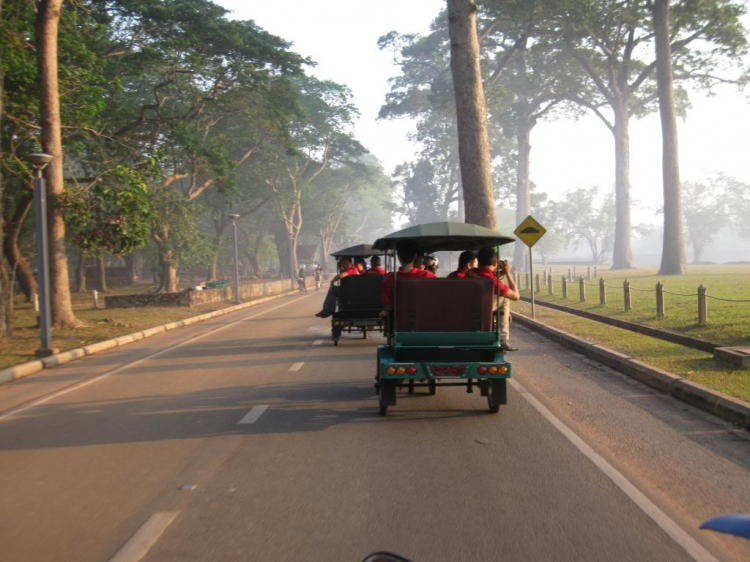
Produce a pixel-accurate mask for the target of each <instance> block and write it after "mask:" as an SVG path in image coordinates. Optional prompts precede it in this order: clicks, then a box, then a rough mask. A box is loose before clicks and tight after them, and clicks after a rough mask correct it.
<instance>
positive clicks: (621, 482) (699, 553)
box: [509, 379, 718, 562]
mask: <svg viewBox="0 0 750 562" xmlns="http://www.w3.org/2000/svg"><path fill="white" fill-rule="evenodd" d="M509 381H510V384H511V386H512V387H513V388H514V389H516V390H517V391H518V393H519V394H521V396H523V397H524V398H525V399H526V401H527V402H528V403H529V404H531V405H532V406H533V407H534V408H535V409H536V410H537V411H538V412H539V413H540V414H541V415H542V416H543V417H544V418H545V419H546V420H547V421H548V422H549V423H551V424H552V425H553V426H554V427H555V429H557V430H558V431H559V432H560V433H562V434H563V435H564V436H565V437H566V438H567V439H568V441H570V442H571V443H572V444H573V445H574V446H575V447H576V449H578V450H579V451H581V453H583V454H584V455H585V456H586V457H587V458H588V459H589V460H590V461H591V462H592V463H594V465H595V466H596V467H597V468H598V469H599V470H601V471H602V472H603V473H604V474H605V475H606V476H607V477H608V478H609V479H610V480H612V482H613V483H614V484H615V486H617V487H618V488H620V490H622V491H623V492H624V493H625V495H626V496H628V497H629V498H630V499H631V500H632V501H633V503H635V504H636V505H637V506H638V507H639V508H640V509H641V510H642V511H643V512H644V513H645V514H646V515H648V516H649V517H650V518H651V519H652V520H653V521H654V522H655V523H656V524H657V525H658V526H659V527H661V529H662V530H663V531H664V532H665V533H667V535H669V536H670V537H671V538H672V540H674V541H675V542H676V543H677V544H678V545H680V546H681V547H682V548H683V549H684V550H685V552H687V553H688V555H690V556H691V557H692V558H693V560H696V561H698V562H718V560H717V559H716V558H715V557H714V556H713V555H712V554H711V553H710V552H708V551H707V550H706V549H705V548H704V547H703V546H702V545H701V544H700V543H699V542H698V541H696V540H695V539H694V538H693V537H691V536H690V535H689V534H688V533H687V532H686V531H685V530H684V529H683V528H682V527H680V526H679V525H678V524H677V523H675V521H674V520H672V519H671V518H670V517H669V516H668V515H667V514H666V513H664V512H663V511H662V510H661V509H659V507H658V506H657V505H656V504H655V503H654V502H652V501H651V500H650V499H648V498H647V497H646V496H645V494H643V493H642V492H641V491H640V490H639V489H638V488H636V487H635V486H634V485H633V484H632V483H631V482H630V481H629V480H628V479H627V478H625V476H623V475H622V473H621V472H620V471H619V470H617V469H616V468H615V467H614V466H612V465H611V464H609V463H608V462H607V461H606V460H605V459H604V458H603V457H602V456H601V455H600V454H599V453H597V452H596V451H594V449H592V448H591V446H590V445H588V444H587V443H586V442H585V441H584V440H583V439H581V438H580V437H579V436H578V435H577V434H576V433H575V432H574V431H573V430H572V429H570V428H569V427H568V426H567V425H565V423H563V422H562V421H561V420H560V419H559V418H558V417H557V416H555V414H553V413H552V412H550V411H549V410H548V409H547V407H546V406H544V404H542V403H541V402H539V400H537V399H536V398H534V396H532V395H531V394H530V393H529V392H528V391H527V390H526V389H525V388H524V387H523V386H522V385H521V383H519V382H518V381H516V380H515V379H509Z"/></svg>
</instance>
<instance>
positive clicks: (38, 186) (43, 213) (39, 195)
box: [26, 152, 57, 357]
mask: <svg viewBox="0 0 750 562" xmlns="http://www.w3.org/2000/svg"><path fill="white" fill-rule="evenodd" d="M26 161H27V162H29V163H30V164H31V165H32V166H33V167H34V207H35V222H36V224H35V227H36V255H37V267H38V269H39V279H38V281H39V327H40V329H41V336H42V347H41V348H39V349H38V350H37V351H36V356H37V357H49V356H50V355H54V354H55V353H57V350H56V349H54V348H53V347H52V326H51V311H50V295H49V292H50V283H49V240H48V238H47V190H46V188H45V184H44V178H43V177H42V170H44V168H46V167H47V164H49V163H50V162H51V161H52V156H50V155H49V154H44V153H41V152H34V153H33V154H29V155H28V156H27V157H26Z"/></svg>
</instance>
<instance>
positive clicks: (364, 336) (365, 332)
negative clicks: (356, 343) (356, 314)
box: [362, 328, 367, 340]
mask: <svg viewBox="0 0 750 562" xmlns="http://www.w3.org/2000/svg"><path fill="white" fill-rule="evenodd" d="M362 339H365V340H366V339H367V328H363V329H362Z"/></svg>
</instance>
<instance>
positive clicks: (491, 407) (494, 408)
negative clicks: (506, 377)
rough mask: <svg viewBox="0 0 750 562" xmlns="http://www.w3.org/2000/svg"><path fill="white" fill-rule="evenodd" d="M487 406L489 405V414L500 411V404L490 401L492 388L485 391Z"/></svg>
mask: <svg viewBox="0 0 750 562" xmlns="http://www.w3.org/2000/svg"><path fill="white" fill-rule="evenodd" d="M487 406H488V407H489V410H490V414H497V413H498V412H499V411H500V404H493V403H492V388H491V387H490V391H489V392H488V393H487Z"/></svg>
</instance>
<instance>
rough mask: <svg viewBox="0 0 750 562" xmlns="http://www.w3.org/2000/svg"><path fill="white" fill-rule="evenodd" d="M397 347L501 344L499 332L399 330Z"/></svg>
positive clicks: (495, 345) (395, 341) (396, 340)
mask: <svg viewBox="0 0 750 562" xmlns="http://www.w3.org/2000/svg"><path fill="white" fill-rule="evenodd" d="M393 339H394V343H395V346H396V347H418V348H429V347H476V348H483V349H488V348H496V347H499V346H500V341H499V335H498V334H497V332H397V333H395V334H394V338H393Z"/></svg>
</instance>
